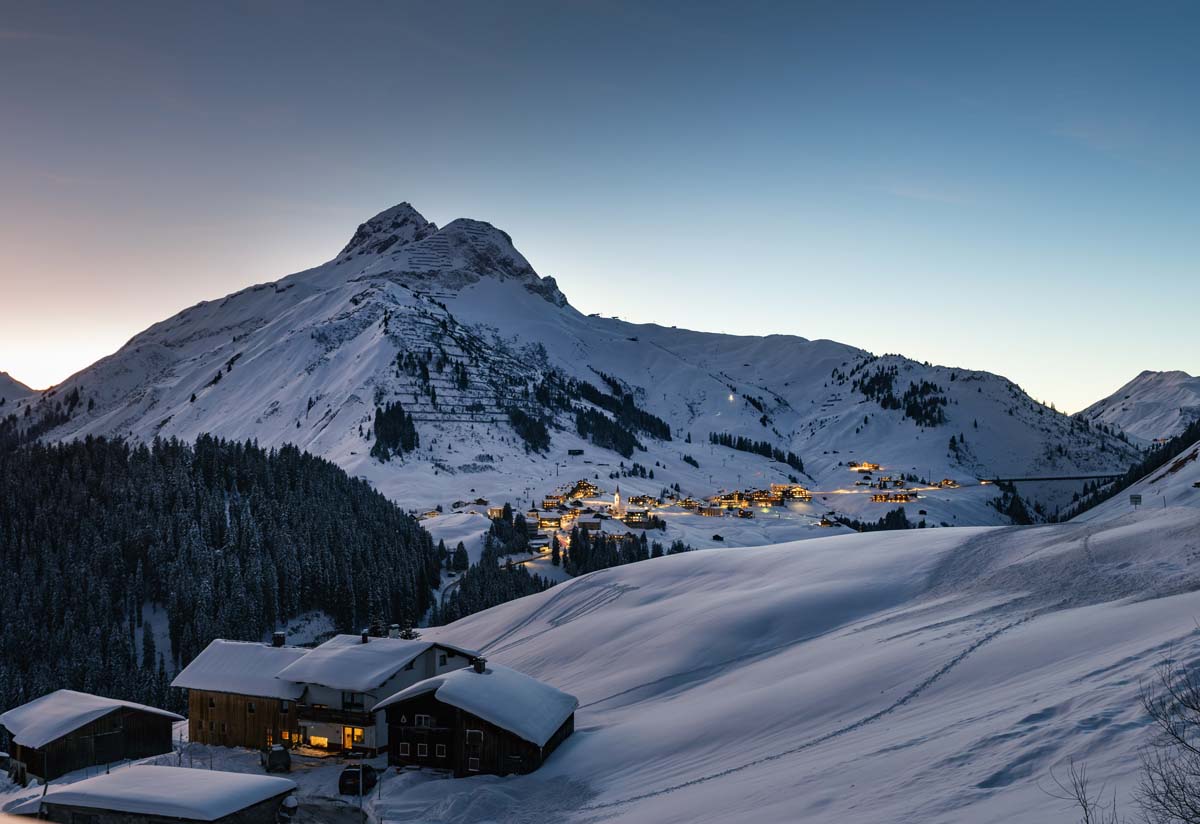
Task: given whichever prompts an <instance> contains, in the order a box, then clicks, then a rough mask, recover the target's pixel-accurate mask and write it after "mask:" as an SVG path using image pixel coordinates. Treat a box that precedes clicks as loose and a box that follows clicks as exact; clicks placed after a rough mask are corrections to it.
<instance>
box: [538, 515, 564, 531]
mask: <svg viewBox="0 0 1200 824" xmlns="http://www.w3.org/2000/svg"><path fill="white" fill-rule="evenodd" d="M561 528H562V518H560V517H559V516H557V515H540V516H538V529H561Z"/></svg>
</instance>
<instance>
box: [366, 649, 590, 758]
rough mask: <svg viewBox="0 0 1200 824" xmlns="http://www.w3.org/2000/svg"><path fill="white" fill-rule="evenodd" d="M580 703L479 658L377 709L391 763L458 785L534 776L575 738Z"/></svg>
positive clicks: (538, 682) (402, 694)
mask: <svg viewBox="0 0 1200 824" xmlns="http://www.w3.org/2000/svg"><path fill="white" fill-rule="evenodd" d="M578 706H579V702H578V701H577V700H576V698H575V696H573V695H568V694H567V693H565V692H563V691H561V690H558V689H555V688H554V687H552V686H550V685H549V684H545V683H543V682H541V681H538V680H537V679H535V678H531V677H530V676H528V675H525V674H524V673H520V672H517V671H516V670H512V669H509V668H508V667H501V666H497V665H495V664H492V665H488V664H487V662H486V661H484V660H483V659H482V658H476V659H475V660H474V661H473V662H472V666H471V667H469V668H467V669H460V670H455V671H454V672H451V673H447V674H445V675H440V676H436V677H434V678H430V679H428V680H425V681H422V682H420V683H417V684H414V685H412V686H411V687H408V688H407V689H404V690H402V691H400V692H398V693H396V694H395V695H392V696H391V697H390V698H387V699H385V700H384V701H382V702H380V703H379V704H377V705H376V706H375V710H377V711H378V710H383V711H385V712H386V713H387V721H388V741H389V744H388V763H389V764H392V765H395V766H397V767H400V768H405V767H430V768H434V769H441V770H449V771H450V772H452V773H453V774H454V775H455V776H457V777H463V776H469V775H477V774H483V773H486V774H491V775H511V774H513V773H517V774H523V773H530V772H533V771H534V770H536V769H537V768H538V767H540V766H541V765H542V764H543V763H544V762H545V760H546V759H547V758H549V757H550V754H551V753H553V752H554V750H555V749H556V748H557V747H558V745H559V744H561V743H562V742H563V741H564V740H565V739H566V738H567V736H569V735H570V734H571V733H572V732H574V730H575V708H576V707H578Z"/></svg>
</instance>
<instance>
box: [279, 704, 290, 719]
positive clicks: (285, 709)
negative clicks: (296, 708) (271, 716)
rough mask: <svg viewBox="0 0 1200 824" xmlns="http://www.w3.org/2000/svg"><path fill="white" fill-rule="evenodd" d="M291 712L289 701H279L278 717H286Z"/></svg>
mask: <svg viewBox="0 0 1200 824" xmlns="http://www.w3.org/2000/svg"><path fill="white" fill-rule="evenodd" d="M291 711H292V705H291V702H290V701H282V700H281V701H280V702H279V714H280V715H287V714H288V713H289V712H291Z"/></svg>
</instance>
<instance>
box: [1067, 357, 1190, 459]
mask: <svg viewBox="0 0 1200 824" xmlns="http://www.w3.org/2000/svg"><path fill="white" fill-rule="evenodd" d="M1076 417H1077V418H1080V419H1082V420H1086V421H1089V422H1092V423H1102V424H1106V425H1107V426H1115V427H1116V428H1118V429H1121V430H1123V431H1124V432H1126V433H1127V434H1129V435H1132V436H1133V437H1135V438H1138V439H1139V440H1140V441H1142V442H1147V443H1148V442H1151V441H1154V440H1155V439H1161V438H1169V437H1171V436H1173V435H1178V434H1179V433H1180V432H1182V431H1183V430H1184V429H1185V428H1186V427H1187V425H1188V424H1190V423H1191V422H1192V421H1194V420H1198V419H1200V377H1192V376H1191V375H1189V374H1188V373H1187V372H1181V371H1174V372H1152V371H1149V370H1147V371H1145V372H1142V373H1141V374H1140V375H1138V376H1137V377H1136V378H1134V379H1133V380H1131V381H1130V382H1129V383H1127V384H1125V385H1124V386H1122V387H1121V388H1120V389H1118V390H1117V391H1116V392H1113V393H1112V394H1111V395H1109V396H1108V397H1107V398H1104V399H1102V400H1098V401H1096V402H1095V403H1094V404H1092V405H1091V406H1089V407H1088V408H1087V409H1084V410H1083V411H1082V412H1078V413H1076Z"/></svg>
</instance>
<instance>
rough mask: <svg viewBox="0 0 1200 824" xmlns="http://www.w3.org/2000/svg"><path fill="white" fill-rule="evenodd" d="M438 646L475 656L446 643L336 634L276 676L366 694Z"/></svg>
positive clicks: (460, 653) (469, 656)
mask: <svg viewBox="0 0 1200 824" xmlns="http://www.w3.org/2000/svg"><path fill="white" fill-rule="evenodd" d="M435 646H436V647H441V648H443V649H446V650H449V651H451V652H456V653H458V654H459V655H464V656H466V657H468V658H471V657H474V656H475V655H477V654H478V653H475V652H473V651H471V650H467V649H462V648H460V647H454V646H450V645H449V644H442V643H435V642H433V641H420V640H411V641H410V640H406V639H403V638H371V639H370V641H369V642H368V643H366V644H364V643H363V642H362V638H361V636H358V635H335V636H333V637H332V638H330V639H329V640H328V641H326V642H325V643H324V644H321V646H319V647H317V648H316V649H314V650H311V651H310V652H309V653H308V655H305V656H304V657H303V658H301V659H300V660H298V661H296V662H295V663H293V664H291V665H289V666H287V667H286V668H284V669H283V670H281V671H280V673H279V677H280V678H286V679H287V680H289V681H297V682H301V683H305V684H320V685H321V686H323V687H329V688H331V689H336V690H348V691H353V692H367V691H369V690H373V689H376V688H378V687H381V686H383V685H384V683H385V682H387V680H388V679H389V678H391V677H392V676H393V675H395V674H396V673H397V672H399V671H400V670H402V669H403V668H404V667H406V666H408V664H409V662H410V661H413V660H414V659H415V658H416V657H417V656H418V655H420V654H421V653H423V652H425V650H427V649H429V648H430V647H435Z"/></svg>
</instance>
